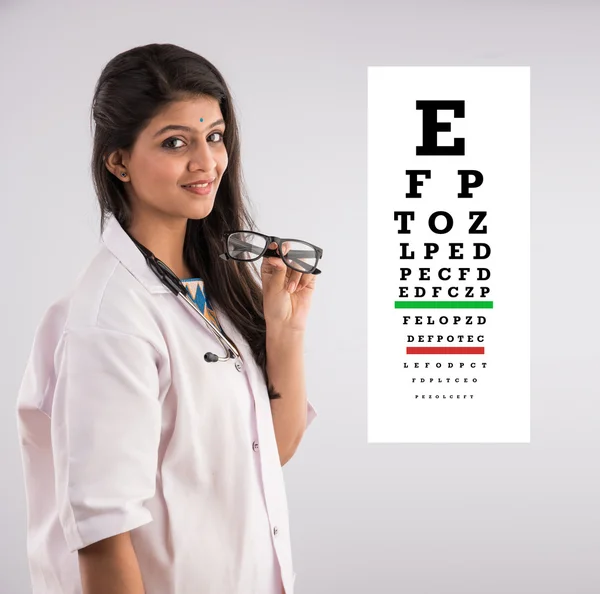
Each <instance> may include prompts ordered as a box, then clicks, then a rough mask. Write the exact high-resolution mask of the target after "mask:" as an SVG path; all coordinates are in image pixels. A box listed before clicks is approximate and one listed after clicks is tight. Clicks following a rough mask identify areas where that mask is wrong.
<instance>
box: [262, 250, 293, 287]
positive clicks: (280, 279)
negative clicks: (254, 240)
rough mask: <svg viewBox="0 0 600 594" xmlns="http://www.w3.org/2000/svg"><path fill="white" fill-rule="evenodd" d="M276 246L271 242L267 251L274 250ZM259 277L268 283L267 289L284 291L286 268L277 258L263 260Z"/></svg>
mask: <svg viewBox="0 0 600 594" xmlns="http://www.w3.org/2000/svg"><path fill="white" fill-rule="evenodd" d="M276 248H277V244H276V243H275V242H274V241H273V242H272V243H271V244H270V245H269V249H276ZM260 272H261V277H262V278H263V279H265V280H267V282H268V283H269V287H274V288H276V289H278V290H282V289H285V280H286V277H287V266H286V265H285V263H284V262H283V260H282V259H281V258H279V257H270V258H263V260H262V265H261V269H260Z"/></svg>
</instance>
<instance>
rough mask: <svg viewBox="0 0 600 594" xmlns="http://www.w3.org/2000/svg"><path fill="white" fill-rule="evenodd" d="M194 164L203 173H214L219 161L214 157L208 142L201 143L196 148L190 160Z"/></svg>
mask: <svg viewBox="0 0 600 594" xmlns="http://www.w3.org/2000/svg"><path fill="white" fill-rule="evenodd" d="M190 160H191V161H192V163H193V164H196V165H198V166H199V167H200V169H202V170H203V171H208V172H210V173H212V172H214V171H215V169H216V165H217V160H216V159H215V156H214V155H213V152H212V149H211V147H210V145H209V143H208V142H200V143H198V145H197V146H196V149H195V150H194V151H193V153H192V156H191V158H190Z"/></svg>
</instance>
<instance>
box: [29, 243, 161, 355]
mask: <svg viewBox="0 0 600 594" xmlns="http://www.w3.org/2000/svg"><path fill="white" fill-rule="evenodd" d="M158 298H160V295H153V294H151V293H150V292H149V291H148V290H147V289H146V288H145V287H144V286H143V285H142V283H140V281H139V280H138V279H136V278H135V276H133V275H132V274H131V273H130V272H129V270H128V269H127V268H126V267H125V266H124V265H123V264H122V263H121V262H120V260H119V259H118V258H117V257H116V256H114V255H113V254H112V253H111V252H110V250H108V249H107V248H106V247H105V246H104V245H102V244H101V245H100V247H99V248H98V250H97V252H96V254H95V255H94V256H93V258H92V260H91V261H90V262H89V264H88V265H87V266H86V268H85V269H84V270H83V271H82V272H81V273H80V274H79V276H78V277H77V279H76V280H75V281H74V283H73V284H72V286H71V287H69V289H68V290H67V291H65V292H64V293H63V294H62V295H61V296H60V297H59V298H58V299H56V300H55V301H54V302H53V303H51V304H50V306H49V307H48V309H47V310H46V313H45V315H44V317H43V319H42V322H41V324H40V327H39V329H38V333H40V332H42V333H44V334H47V333H48V332H51V333H52V334H53V335H54V337H55V338H56V339H59V338H60V336H61V335H63V334H65V333H71V332H77V333H80V334H81V333H85V332H89V333H93V334H94V335H96V336H98V335H99V334H101V333H102V331H105V333H111V332H113V333H114V332H117V333H120V334H129V335H131V336H135V337H138V338H140V339H142V340H145V341H147V342H149V343H150V344H151V345H152V346H153V347H154V348H155V350H157V351H159V353H166V346H165V345H164V338H163V336H162V332H161V331H160V323H159V317H160V309H159V304H158V303H157V300H158Z"/></svg>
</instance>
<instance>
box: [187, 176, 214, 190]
mask: <svg viewBox="0 0 600 594" xmlns="http://www.w3.org/2000/svg"><path fill="white" fill-rule="evenodd" d="M215 179H217V178H216V177H213V178H211V179H199V180H198V181H195V182H192V183H191V184H185V185H184V186H183V187H184V188H193V187H195V186H198V187H200V188H205V187H207V186H208V184H212V182H214V181H215Z"/></svg>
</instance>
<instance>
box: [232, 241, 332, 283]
mask: <svg viewBox="0 0 600 594" xmlns="http://www.w3.org/2000/svg"><path fill="white" fill-rule="evenodd" d="M229 241H230V242H231V244H232V245H233V246H234V247H236V248H239V249H242V250H244V251H247V252H252V253H253V254H260V253H261V252H262V248H260V247H258V246H255V245H253V244H251V243H247V242H245V241H240V240H239V239H234V238H230V239H229ZM314 254H315V252H314V250H289V251H288V252H286V256H289V257H290V258H302V257H303V256H313V255H314ZM221 257H222V258H224V259H227V255H226V254H221ZM263 257H267V258H270V257H277V258H278V257H279V254H278V253H277V251H276V250H272V249H268V250H267V251H266V252H265V253H264V254H263ZM297 263H298V264H300V265H301V266H304V267H305V268H306V269H307V270H308V269H310V265H308V264H306V263H305V262H302V260H300V261H299V262H297ZM320 273H321V271H320V270H319V269H318V268H315V270H313V272H312V274H320Z"/></svg>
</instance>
